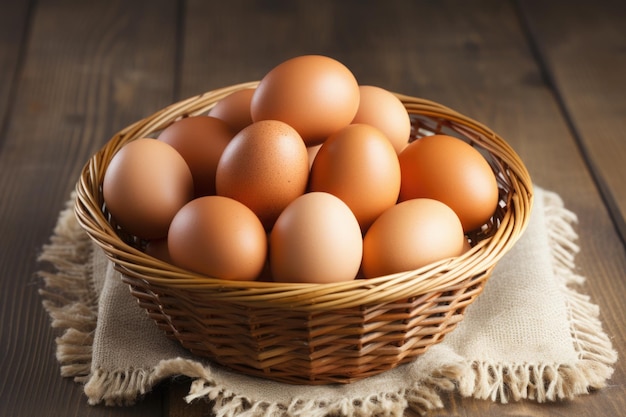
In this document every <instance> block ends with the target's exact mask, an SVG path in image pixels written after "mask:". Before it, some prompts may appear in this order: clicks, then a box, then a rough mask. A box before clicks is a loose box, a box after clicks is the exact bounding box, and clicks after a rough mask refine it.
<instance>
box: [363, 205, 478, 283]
mask: <svg viewBox="0 0 626 417" xmlns="http://www.w3.org/2000/svg"><path fill="white" fill-rule="evenodd" d="M465 244H466V239H465V236H464V234H463V227H462V226H461V222H460V220H459V218H458V217H457V215H456V214H455V213H454V211H453V210H452V209H451V208H449V207H448V206H446V205H445V204H443V203H442V202H440V201H437V200H432V199H426V198H420V199H413V200H408V201H404V202H402V203H399V204H397V205H395V206H393V207H391V208H390V209H388V210H387V211H385V212H384V213H383V214H382V215H381V216H380V217H379V218H378V219H376V221H375V222H374V223H373V224H372V226H371V227H370V228H369V230H368V231H367V233H366V234H365V237H364V238H363V263H362V272H363V275H364V276H365V277H366V278H373V277H378V276H384V275H389V274H393V273H396V272H404V271H411V270H414V269H418V268H421V267H423V266H425V265H428V264H430V263H432V262H436V261H439V260H442V259H446V258H450V257H454V256H458V255H460V254H462V253H463V251H464V250H465Z"/></svg>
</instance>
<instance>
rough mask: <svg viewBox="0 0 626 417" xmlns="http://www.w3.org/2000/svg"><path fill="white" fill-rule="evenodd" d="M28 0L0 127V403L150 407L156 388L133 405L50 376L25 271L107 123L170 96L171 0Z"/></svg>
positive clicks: (50, 351)
mask: <svg viewBox="0 0 626 417" xmlns="http://www.w3.org/2000/svg"><path fill="white" fill-rule="evenodd" d="M3 3H7V2H3ZM15 3H18V2H15ZM36 4H37V9H36V10H35V13H34V15H33V22H32V27H31V31H30V33H29V35H28V40H29V42H28V45H27V46H26V47H27V54H26V55H25V59H24V64H23V67H22V69H21V72H20V73H19V74H17V77H19V79H20V84H19V90H17V92H16V93H17V94H16V97H15V100H14V102H13V103H12V106H13V112H12V117H11V120H10V124H9V125H8V126H7V128H6V129H5V130H4V132H3V137H2V138H0V143H2V148H1V150H2V152H1V153H0V195H2V198H1V199H0V218H2V222H0V236H2V237H1V238H0V316H1V317H2V318H3V319H2V322H1V324H0V335H1V340H2V343H1V344H0V345H1V346H2V347H1V348H0V349H1V354H0V361H1V362H0V369H2V373H3V375H5V378H3V379H2V382H1V383H0V398H2V401H0V415H3V416H35V415H64V416H87V415H89V416H113V415H115V416H131V415H132V416H145V417H148V416H160V415H161V407H162V404H161V398H160V397H161V394H162V390H160V389H157V390H155V392H154V393H153V394H151V395H149V400H147V401H145V402H142V403H140V404H138V405H137V406H134V407H127V408H111V407H104V406H98V407H91V406H88V405H87V400H86V398H85V396H84V395H83V394H82V387H81V386H80V385H79V384H76V383H74V382H73V381H71V380H69V379H63V378H62V377H61V376H60V374H59V366H58V364H57V362H56V360H55V357H54V337H55V336H56V332H54V331H53V330H51V328H50V326H49V319H48V317H47V315H46V314H45V312H44V311H43V308H42V306H41V299H40V297H39V295H38V293H37V289H38V285H39V283H38V281H37V280H36V279H35V277H34V273H35V271H36V270H37V269H38V268H40V265H38V264H37V263H36V256H37V254H38V252H39V249H40V248H41V245H43V244H44V243H46V241H47V238H48V236H49V234H50V233H51V232H52V227H53V225H54V224H55V221H56V216H57V214H58V212H59V210H61V208H62V207H63V203H64V201H65V200H66V199H67V197H69V192H70V190H71V189H72V188H73V187H74V184H75V182H76V180H77V178H78V172H79V170H80V168H81V167H82V165H83V164H84V163H85V162H86V161H87V159H88V157H89V156H90V155H91V154H92V153H93V152H94V151H95V150H96V149H97V148H98V147H99V146H101V145H102V144H103V143H104V142H105V141H106V140H108V137H110V135H112V134H113V132H115V131H116V130H118V129H120V128H122V127H124V126H125V125H127V124H128V123H130V122H132V121H135V120H137V119H139V118H140V117H144V116H146V115H148V114H150V113H151V112H153V111H154V110H156V109H158V108H161V107H163V106H165V105H166V104H168V103H169V102H171V100H172V98H173V96H174V81H173V80H174V57H175V48H176V45H175V39H176V36H175V33H176V24H177V21H176V13H175V11H176V4H175V3H174V2H170V1H168V0H157V1H154V0H150V1H147V0H146V1H136V2H131V3H129V2H125V1H109V0H101V1H89V2H83V1H77V0H41V1H38V2H36ZM3 13H4V10H3ZM3 18H4V17H3Z"/></svg>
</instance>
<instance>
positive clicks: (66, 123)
mask: <svg viewBox="0 0 626 417" xmlns="http://www.w3.org/2000/svg"><path fill="white" fill-rule="evenodd" d="M0 10H2V12H1V14H0V89H1V90H0V91H1V93H0V121H2V122H1V123H3V125H1V126H0V135H1V136H0V196H1V198H0V219H1V221H0V317H1V318H2V320H1V321H0V341H1V343H0V369H1V370H2V373H3V375H5V376H10V377H8V378H7V377H5V378H3V379H1V380H0V398H2V400H1V401H0V415H2V416H5V415H6V416H16V417H25V416H33V415H46V416H48V415H50V416H81V417H82V416H96V417H104V416H116V417H117V416H131V415H132V416H138V417H142V416H144V417H148V416H170V417H172V416H189V417H191V416H197V417H199V416H209V415H211V413H210V404H207V403H194V404H192V405H189V404H187V403H185V402H184V400H183V397H184V396H185V395H186V393H187V390H188V388H189V383H188V381H175V382H173V383H171V384H168V383H164V384H162V385H160V386H159V387H157V388H156V389H155V390H154V391H153V392H152V393H151V394H149V395H147V396H146V398H144V399H143V400H141V401H140V402H139V404H138V405H136V406H132V407H116V408H111V407H104V406H97V407H91V406H88V405H87V402H86V398H85V397H84V395H83V394H82V390H81V387H80V385H78V384H76V383H74V382H73V381H71V380H68V379H63V378H61V377H60V376H59V370H58V364H57V362H56V360H55V358H54V337H55V335H56V332H55V331H54V330H52V329H50V326H49V319H48V317H47V315H46V314H45V312H44V311H43V308H42V307H41V300H40V298H39V296H38V294H37V288H38V285H39V283H38V281H37V280H36V278H35V271H36V270H37V268H39V265H38V264H37V262H36V256H37V253H38V251H39V249H40V248H41V245H42V244H44V243H45V242H46V239H47V238H48V236H49V234H50V233H51V231H52V227H53V225H54V223H55V220H56V216H57V214H58V212H59V210H60V209H61V208H62V205H63V202H64V201H65V199H66V198H67V196H68V194H69V192H70V190H71V189H72V188H73V186H74V182H75V180H76V178H77V177H78V172H79V170H80V169H81V167H82V165H83V163H84V162H85V161H86V160H87V158H88V157H89V156H90V155H91V154H92V153H93V152H94V151H95V150H96V149H98V148H99V147H100V146H101V145H102V144H103V143H104V142H105V141H106V140H108V137H110V136H111V135H112V134H113V133H114V132H115V131H117V130H118V129H120V128H122V127H124V126H126V125H128V124H129V123H131V122H133V121H135V120H137V119H139V118H142V117H144V116H147V115H149V114H151V113H152V112H153V111H155V110H157V109H160V108H162V107H164V106H165V105H167V104H169V103H171V102H173V101H175V100H178V99H181V98H185V97H188V96H191V95H195V94H198V93H200V92H203V91H206V90H210V89H213V88H217V87H221V86H224V85H228V84H234V83H238V82H243V81H249V80H254V79H259V78H261V77H262V76H263V74H264V73H265V72H266V71H268V70H269V69H270V68H271V67H272V66H273V65H275V64H277V63H279V62H281V61H282V60H284V59H286V58H288V57H291V56H295V55H300V54H305V53H320V54H326V55H330V56H333V57H335V58H337V59H339V60H340V61H342V62H344V63H345V64H346V65H348V67H350V68H351V69H352V70H353V72H354V73H355V75H357V78H358V79H359V82H361V83H362V84H375V85H379V86H382V87H385V88H388V89H390V90H392V91H398V92H402V93H406V94H409V95H414V96H421V97H425V98H429V99H432V100H435V101H438V102H441V103H443V104H446V105H448V106H450V107H453V108H455V109H456V110H459V111H461V112H463V113H465V114H467V115H469V116H471V117H473V118H475V119H477V120H479V121H482V122H484V123H485V124H487V125H489V126H490V127H492V128H493V129H494V130H496V131H497V132H498V133H499V134H500V135H502V136H503V137H504V138H505V139H506V140H507V141H508V142H509V143H510V144H511V145H512V146H513V147H514V148H515V149H516V150H517V152H518V153H519V154H520V156H521V157H522V159H523V160H524V161H525V162H526V165H527V166H528V168H529V170H530V173H531V175H532V177H533V179H534V181H535V183H536V184H538V185H540V186H542V187H544V188H547V189H550V190H553V191H556V192H558V193H559V194H560V195H561V197H562V198H563V200H564V202H565V204H566V206H567V207H568V208H569V209H571V210H572V211H573V212H575V213H576V214H577V216H578V219H579V222H578V224H577V230H578V231H579V234H580V241H579V244H580V246H581V252H580V254H579V255H578V257H577V265H578V270H579V272H580V273H581V274H582V275H584V276H586V277H587V282H586V283H585V284H584V285H583V286H582V287H581V288H580V290H581V292H583V293H586V294H589V296H590V298H591V300H592V301H593V302H594V303H596V304H597V305H598V306H599V308H600V313H601V316H600V317H601V320H602V323H603V325H604V328H605V329H606V331H607V333H608V334H609V336H610V337H611V338H612V340H613V343H614V347H615V348H616V349H617V350H618V352H619V354H620V357H623V356H624V355H625V354H626V348H624V346H626V326H625V325H624V323H625V322H626V320H625V319H626V317H625V316H624V309H623V299H624V296H625V295H626V279H625V278H626V276H625V272H624V271H626V253H625V250H624V244H623V241H622V240H620V234H619V233H618V231H619V230H621V229H620V228H621V227H622V226H620V219H621V221H623V219H624V212H625V211H624V207H625V206H624V201H626V189H625V188H624V185H623V179H624V178H625V175H624V174H625V173H624V171H623V170H624V164H623V162H622V161H623V160H624V157H625V156H626V154H625V153H624V149H625V146H626V145H624V144H625V143H626V141H625V137H626V129H625V128H624V127H625V125H624V115H625V114H626V109H625V108H624V105H625V104H626V100H624V97H625V96H626V95H625V93H626V91H625V89H626V87H625V86H624V85H625V81H624V80H625V79H624V77H623V74H624V69H626V63H625V61H624V59H625V51H626V49H625V48H624V44H625V40H624V36H625V33H626V32H624V30H623V27H624V24H625V23H626V21H625V18H624V6H623V5H622V3H621V2H619V1H617V0H598V1H594V2H592V3H587V2H582V1H574V2H570V1H565V0H557V1H552V2H541V1H539V0H518V1H509V2H502V1H498V0H476V1H473V2H459V1H454V0H443V1H437V2H432V1H427V0H424V1H420V0H418V1H411V2H407V1H402V0H389V1H386V2H384V6H383V5H382V3H381V2H379V1H375V0H343V1H341V2H337V1H330V0H323V1H317V2H305V1H301V2H293V1H289V0H259V1H256V2H248V1H245V0H229V1H222V2H218V1H210V2H207V1H202V0H186V1H182V0H178V1H175V2H174V1H169V0H151V1H148V0H139V1H134V2H125V1H123V0H114V1H108V0H106V1H105V0H95V1H89V2H84V1H79V0H38V1H31V2H14V1H11V0H0ZM8 110H10V111H8ZM611 216H613V219H615V221H613V220H612V219H611ZM621 231H622V235H623V230H621ZM622 238H623V236H622ZM445 403H446V409H445V410H441V411H437V412H432V413H430V415H441V416H443V415H446V416H520V415H525V416H526V415H528V416H547V415H550V416H570V415H577V416H582V417H591V416H594V417H595V416H614V415H621V414H623V410H624V409H625V408H626V365H624V361H619V362H618V363H617V365H616V367H615V373H614V375H613V377H612V379H611V380H610V381H609V386H608V387H607V388H605V389H602V390H600V391H598V392H595V393H592V394H590V395H589V396H583V397H580V398H577V399H576V400H574V401H565V402H560V403H556V404H535V403H533V402H520V403H516V404H508V405H501V404H496V403H492V402H490V401H480V400H473V399H464V398H460V397H458V396H455V395H449V396H447V397H445ZM408 415H411V414H410V413H408Z"/></svg>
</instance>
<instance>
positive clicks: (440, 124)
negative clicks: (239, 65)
mask: <svg viewBox="0 0 626 417" xmlns="http://www.w3.org/2000/svg"><path fill="white" fill-rule="evenodd" d="M256 84H257V83H256V82H250V83H244V84H239V85H235V86H231V87H227V88H223V89H219V90H215V91H211V92H208V93H205V94H202V95H199V96H196V97H192V98H189V99H187V100H184V101H181V102H178V103H176V104H173V105H171V106H169V107H167V108H165V109H163V110H161V111H159V112H157V113H155V114H153V115H152V116H150V117H147V118H145V119H143V120H140V121H138V122H136V123H135V124H133V125H131V126H129V127H127V128H126V129H124V130H122V131H121V132H119V133H117V134H116V135H115V136H114V137H113V138H112V139H111V140H110V141H109V142H108V143H107V144H106V145H105V146H104V147H103V148H102V149H101V150H100V151H99V152H97V153H96V154H95V155H94V156H93V157H92V158H91V159H90V160H89V161H88V163H87V164H86V165H85V167H84V169H83V171H82V174H81V176H80V179H79V181H78V184H77V199H76V205H75V211H76V214H77V217H78V219H79V222H80V224H81V225H82V227H83V228H84V229H85V230H86V232H87V233H88V234H89V235H90V236H91V237H92V238H93V240H94V241H95V242H96V243H97V244H98V245H99V246H100V247H101V248H102V249H103V250H104V252H105V253H106V255H107V256H108V257H109V258H110V259H111V260H112V261H113V262H114V263H115V266H116V268H117V269H118V270H119V271H121V272H122V276H123V280H124V282H126V283H128V285H129V286H130V291H131V293H132V294H133V295H134V296H135V297H136V299H137V300H138V302H139V304H140V306H141V307H143V308H144V309H145V310H146V311H147V312H148V314H149V316H150V317H151V318H152V319H154V320H155V321H156V323H157V324H158V326H159V327H160V328H161V329H163V331H165V333H166V334H167V335H168V337H170V338H174V339H177V340H178V341H180V343H181V344H182V345H183V346H184V347H185V348H187V349H189V350H190V351H191V352H193V353H194V354H196V355H199V356H202V357H208V358H210V359H211V360H213V361H214V362H216V363H219V364H221V365H224V366H226V367H228V368H230V369H233V370H236V371H240V372H242V373H244V374H248V375H254V376H259V377H264V378H268V379H272V380H276V381H281V382H287V383H293V384H310V385H317V384H330V383H349V382H352V381H355V380H359V379H361V378H365V377H368V376H371V375H375V374H378V373H380V372H383V371H385V370H389V369H391V368H394V367H396V366H398V365H399V364H402V363H405V362H408V361H411V360H412V359H414V358H415V357H416V356H418V355H420V354H422V353H423V352H424V351H425V350H426V349H428V347H429V346H431V345H433V344H435V343H438V342H440V341H441V340H442V339H443V337H444V336H445V335H446V334H447V333H448V332H450V331H452V330H453V329H454V328H455V327H456V325H457V324H458V323H459V322H460V321H461V320H462V319H463V314H464V311H465V308H466V307H467V306H468V305H469V304H470V303H472V302H473V301H474V299H475V298H476V297H477V296H478V295H479V294H480V293H481V291H482V289H483V287H484V285H485V283H486V281H487V278H488V277H489V275H490V274H491V272H492V270H493V267H494V266H495V264H496V262H497V261H498V260H499V259H500V258H501V257H502V256H503V255H504V254H505V253H506V252H507V251H508V250H509V249H510V248H511V247H512V245H513V244H514V243H515V241H516V240H517V238H518V237H519V236H520V234H521V233H522V231H523V230H524V228H525V226H526V224H527V220H528V216H529V213H530V209H531V205H532V184H531V180H530V177H529V175H528V172H527V170H526V168H525V167H524V165H523V163H522V162H521V161H520V159H519V157H518V156H517V154H516V153H515V152H514V151H513V150H512V149H511V148H510V147H509V146H508V145H507V143H505V141H504V140H503V139H502V138H500V137H499V136H498V135H497V134H495V133H494V132H492V131H491V130H490V129H489V128H487V127H485V126H483V125H482V124H480V123H477V122H475V121H473V120H471V119H469V118H468V117H465V116H463V115H461V114H459V113H457V112H455V111H453V110H451V109H449V108H446V107H444V106H442V105H439V104H436V103H433V102H430V101H427V100H423V99H417V98H413V97H408V96H404V95H400V94H398V95H397V96H398V97H399V98H400V99H401V100H402V102H403V103H404V105H405V107H406V109H407V111H408V112H409V114H410V116H411V120H412V124H413V133H412V135H413V136H414V137H419V136H422V135H425V134H432V133H446V134H451V135H455V136H457V137H461V138H464V139H465V140H467V141H468V142H470V143H471V144H473V145H474V146H475V147H477V149H479V150H480V151H481V152H482V153H483V154H484V155H485V156H486V157H487V159H488V160H489V162H490V164H491V166H492V168H493V170H494V171H495V173H496V176H497V179H498V185H499V188H500V205H499V208H498V210H497V212H496V213H495V214H494V216H493V218H492V219H491V220H490V221H489V223H488V224H486V225H485V226H484V227H483V228H482V229H481V230H480V231H477V232H475V233H472V234H470V236H469V238H470V240H471V242H472V246H473V247H472V249H471V250H470V251H469V252H467V253H466V254H464V255H462V256H460V257H458V258H455V259H451V260H445V261H441V262H438V263H434V264H432V265H429V266H426V267H423V268H420V269H419V270H416V271H411V272H407V273H399V274H395V275H390V276H385V277H379V278H374V279H369V280H364V279H357V280H354V281H351V282H347V283H336V284H284V283H274V282H238V281H225V280H220V279H215V278H209V277H206V276H201V275H198V274H195V273H191V272H188V271H185V270H182V269H180V268H177V267H175V266H172V265H169V264H166V263H164V262H162V261H159V260H157V259H154V258H151V257H149V256H147V255H146V254H145V253H143V252H142V250H141V249H142V244H143V242H141V241H139V240H138V239H136V238H134V237H133V236H129V235H128V234H126V233H124V231H123V230H120V228H119V227H117V226H116V225H115V224H113V223H112V220H111V218H110V216H109V215H108V213H107V212H106V208H105V207H104V204H103V197H102V187H101V185H102V181H103V177H104V173H105V170H106V169H107V166H108V164H109V162H110V160H111V158H112V156H113V155H114V154H115V152H117V151H118V150H119V149H120V147H121V146H123V145H124V144H125V143H127V142H129V141H132V140H134V139H137V138H140V137H148V136H152V137H154V135H155V134H157V133H158V132H159V131H160V130H162V129H163V128H165V127H166V126H168V125H169V124H171V123H172V122H173V121H175V120H176V119H178V118H181V117H186V116H193V115H199V114H205V113H206V112H207V111H208V110H209V109H210V108H211V107H212V106H213V105H214V104H215V103H216V102H217V101H218V100H219V99H221V98H223V97H225V96H226V95H228V94H230V93H231V92H233V91H235V90H238V89H241V88H247V87H254V86H256Z"/></svg>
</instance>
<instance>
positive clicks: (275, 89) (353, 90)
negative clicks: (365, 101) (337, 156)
mask: <svg viewBox="0 0 626 417" xmlns="http://www.w3.org/2000/svg"><path fill="white" fill-rule="evenodd" d="M358 106H359V85H358V83H357V80H356V78H355V77H354V75H353V74H352V72H351V71H350V70H349V69H348V68H347V67H346V66H345V65H344V64H342V63H341V62H339V61H337V60H335V59H333V58H329V57H326V56H320V55H304V56H299V57H295V58H292V59H289V60H287V61H285V62H283V63H281V64H279V65H278V66H276V67H274V68H273V69H272V70H271V71H269V72H268V73H267V74H266V75H265V76H264V77H263V79H262V80H261V81H260V83H259V85H258V87H257V88H256V91H255V93H254V95H253V96H252V102H251V105H250V111H251V114H252V120H254V121H255V122H256V121H259V120H272V119H274V120H281V121H283V122H285V123H287V124H289V125H290V126H292V127H293V128H294V129H296V131H297V132H298V133H299V134H300V136H302V138H303V139H304V141H305V142H306V144H307V146H313V145H318V144H320V143H322V142H323V141H324V140H325V139H326V138H327V137H328V136H330V135H331V134H333V133H334V132H336V131H337V130H339V129H341V128H342V127H344V126H346V125H348V124H350V122H351V121H352V119H353V118H354V115H355V114H356V112H357V109H358Z"/></svg>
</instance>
